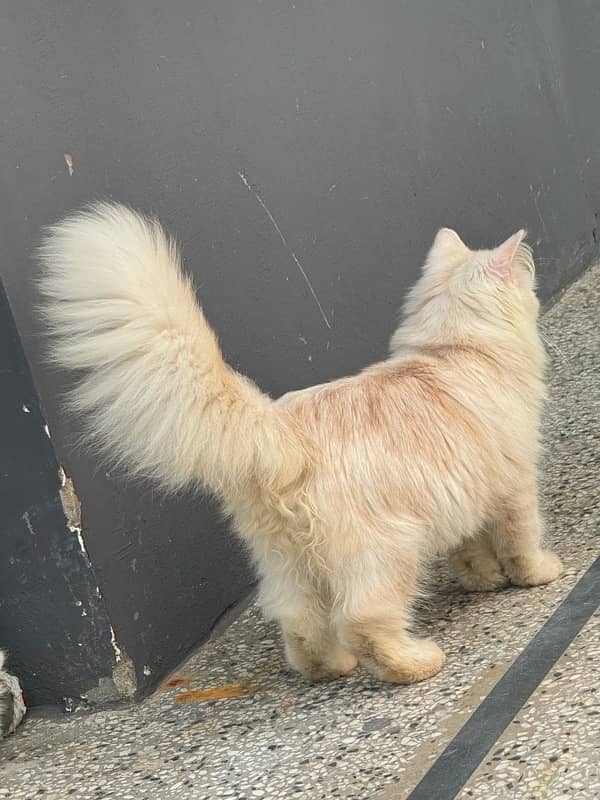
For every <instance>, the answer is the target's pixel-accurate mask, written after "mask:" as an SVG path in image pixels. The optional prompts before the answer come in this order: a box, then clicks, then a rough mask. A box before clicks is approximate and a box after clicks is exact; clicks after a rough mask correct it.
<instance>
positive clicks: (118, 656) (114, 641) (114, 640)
mask: <svg viewBox="0 0 600 800" xmlns="http://www.w3.org/2000/svg"><path fill="white" fill-rule="evenodd" d="M110 643H111V645H112V649H113V650H114V652H115V661H116V662H117V664H118V663H119V661H120V660H121V658H122V657H123V654H122V653H121V648H120V647H119V645H118V644H117V637H116V636H115V629H114V628H113V626H112V625H111V626H110Z"/></svg>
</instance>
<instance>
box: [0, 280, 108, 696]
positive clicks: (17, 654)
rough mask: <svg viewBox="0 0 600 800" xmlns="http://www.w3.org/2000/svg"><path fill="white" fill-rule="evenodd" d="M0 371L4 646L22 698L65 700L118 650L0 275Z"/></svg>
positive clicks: (94, 683) (87, 685)
mask: <svg viewBox="0 0 600 800" xmlns="http://www.w3.org/2000/svg"><path fill="white" fill-rule="evenodd" d="M0 380H1V382H2V383H1V391H0V442H1V443H2V446H1V448H0V510H1V512H0V513H1V520H0V524H1V529H0V530H1V546H0V552H1V557H0V647H1V648H2V649H7V650H8V655H9V665H10V669H11V671H13V672H15V673H16V674H17V675H22V676H23V682H24V689H25V693H26V695H25V696H26V701H27V703H28V704H30V703H31V704H35V705H38V704H44V703H56V702H57V700H60V701H61V702H64V703H65V704H66V705H67V706H70V705H71V704H72V702H73V701H75V702H78V700H79V698H80V697H81V696H82V695H86V694H87V693H88V691H89V690H92V694H93V690H94V689H95V688H96V689H97V687H98V680H99V678H101V677H103V678H105V679H107V680H109V681H112V672H113V665H114V661H115V652H114V651H113V648H112V646H111V632H110V622H109V619H108V615H107V613H106V609H105V608H104V604H103V602H102V598H101V597H100V593H99V591H98V588H97V585H96V580H95V578H94V574H93V571H92V569H91V566H90V563H89V560H88V558H87V555H86V553H85V551H84V550H82V548H81V545H80V542H79V539H78V537H77V533H76V531H75V530H70V529H69V527H68V525H67V520H66V519H65V513H64V511H63V507H62V503H61V499H60V494H59V492H60V486H61V483H62V481H61V479H60V478H59V469H58V464H57V463H56V458H55V455H54V451H53V449H52V445H51V443H50V439H49V437H48V435H47V433H46V431H45V430H44V428H45V424H44V420H43V418H42V416H41V414H40V409H39V405H38V401H37V397H36V393H35V389H34V388H33V384H32V381H31V375H30V373H29V369H28V367H27V363H26V361H25V356H24V354H23V351H22V349H21V346H20V343H19V337H18V334H17V331H16V328H15V326H14V323H13V320H12V316H11V313H10V309H9V307H8V302H7V300H6V295H5V293H4V289H3V287H2V283H1V281H0ZM73 521H76V520H72V522H73ZM111 699H114V697H113V698H111Z"/></svg>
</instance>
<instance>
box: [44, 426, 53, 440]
mask: <svg viewBox="0 0 600 800" xmlns="http://www.w3.org/2000/svg"><path fill="white" fill-rule="evenodd" d="M44 433H45V434H46V436H47V437H48V438H49V439H51V438H52V437H51V436H50V428H49V427H48V426H47V425H44Z"/></svg>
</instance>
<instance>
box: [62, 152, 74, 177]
mask: <svg viewBox="0 0 600 800" xmlns="http://www.w3.org/2000/svg"><path fill="white" fill-rule="evenodd" d="M64 159H65V164H66V165H67V171H68V173H69V177H70V178H71V177H72V176H73V173H74V172H75V169H74V168H73V156H72V155H71V153H64Z"/></svg>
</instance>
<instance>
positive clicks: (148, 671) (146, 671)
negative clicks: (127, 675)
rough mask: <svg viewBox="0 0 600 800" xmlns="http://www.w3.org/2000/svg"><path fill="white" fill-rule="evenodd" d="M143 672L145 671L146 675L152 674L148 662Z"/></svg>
mask: <svg viewBox="0 0 600 800" xmlns="http://www.w3.org/2000/svg"><path fill="white" fill-rule="evenodd" d="M142 672H143V673H144V675H146V677H147V676H148V675H152V670H151V669H150V667H149V666H148V664H144V668H143V670H142Z"/></svg>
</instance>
